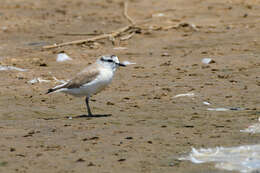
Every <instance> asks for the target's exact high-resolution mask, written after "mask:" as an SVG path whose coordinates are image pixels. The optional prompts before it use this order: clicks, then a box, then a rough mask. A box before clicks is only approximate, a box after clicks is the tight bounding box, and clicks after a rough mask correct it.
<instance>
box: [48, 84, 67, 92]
mask: <svg viewBox="0 0 260 173" xmlns="http://www.w3.org/2000/svg"><path fill="white" fill-rule="evenodd" d="M66 85H67V83H63V84H61V85H58V86H56V87H54V88H50V89H48V91H47V92H46V94H49V93H52V92H54V91H57V90H59V89H61V88H63V87H64V86H66Z"/></svg>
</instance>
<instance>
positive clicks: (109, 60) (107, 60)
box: [101, 58, 114, 62]
mask: <svg viewBox="0 0 260 173" xmlns="http://www.w3.org/2000/svg"><path fill="white" fill-rule="evenodd" d="M101 61H106V62H114V61H113V60H112V59H104V58H101Z"/></svg>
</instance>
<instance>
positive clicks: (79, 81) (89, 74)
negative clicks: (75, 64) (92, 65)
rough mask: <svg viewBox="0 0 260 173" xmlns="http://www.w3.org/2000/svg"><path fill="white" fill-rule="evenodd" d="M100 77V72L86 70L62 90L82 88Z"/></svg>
mask: <svg viewBox="0 0 260 173" xmlns="http://www.w3.org/2000/svg"><path fill="white" fill-rule="evenodd" d="M98 75H99V71H98V70H93V69H90V70H86V71H83V72H81V73H79V74H78V75H77V76H76V77H74V78H73V79H72V80H70V81H69V82H68V83H67V84H66V85H64V86H63V87H62V88H69V89H71V88H80V87H81V86H82V85H84V84H87V83H89V82H91V81H93V80H94V79H95V78H96V77H97V76H98Z"/></svg>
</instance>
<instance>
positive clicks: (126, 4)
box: [124, 1, 135, 25]
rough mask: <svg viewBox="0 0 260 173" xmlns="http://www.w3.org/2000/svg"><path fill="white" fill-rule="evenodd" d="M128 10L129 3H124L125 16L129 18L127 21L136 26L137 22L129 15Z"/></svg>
mask: <svg viewBox="0 0 260 173" xmlns="http://www.w3.org/2000/svg"><path fill="white" fill-rule="evenodd" d="M127 9H128V2H127V1H124V16H125V17H126V18H127V20H128V21H129V22H130V23H131V24H132V25H135V21H134V20H133V19H132V18H131V17H130V16H129V15H128V13H127Z"/></svg>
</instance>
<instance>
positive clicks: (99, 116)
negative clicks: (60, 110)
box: [65, 114, 112, 119]
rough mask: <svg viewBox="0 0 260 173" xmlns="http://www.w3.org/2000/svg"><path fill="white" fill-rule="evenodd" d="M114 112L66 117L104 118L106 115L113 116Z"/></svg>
mask: <svg viewBox="0 0 260 173" xmlns="http://www.w3.org/2000/svg"><path fill="white" fill-rule="evenodd" d="M111 116H112V114H95V115H85V114H83V115H77V116H73V117H72V116H66V117H65V118H68V119H70V118H72V119H73V118H104V117H111Z"/></svg>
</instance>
